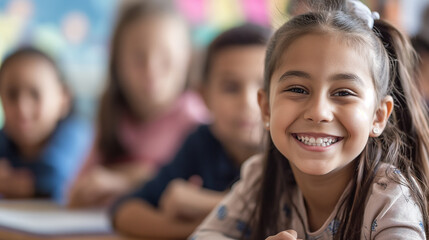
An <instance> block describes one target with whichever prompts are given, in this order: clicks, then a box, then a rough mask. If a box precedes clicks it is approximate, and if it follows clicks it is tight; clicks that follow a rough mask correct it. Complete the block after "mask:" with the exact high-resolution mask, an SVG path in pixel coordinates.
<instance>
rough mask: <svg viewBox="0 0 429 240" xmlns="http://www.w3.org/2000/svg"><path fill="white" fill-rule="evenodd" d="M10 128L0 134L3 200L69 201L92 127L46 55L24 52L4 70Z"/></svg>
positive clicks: (0, 75)
mask: <svg viewBox="0 0 429 240" xmlns="http://www.w3.org/2000/svg"><path fill="white" fill-rule="evenodd" d="M0 97H1V100H2V105H3V110H4V114H5V124H4V127H3V129H2V130H1V131H0V195H1V196H2V197H5V198H32V197H51V198H52V199H54V200H56V201H57V202H59V203H62V202H63V200H64V195H65V193H66V192H67V189H68V186H69V185H70V183H71V181H72V179H73V178H74V176H75V175H76V174H77V171H78V170H79V169H80V167H81V165H82V163H83V160H84V159H85V157H86V154H87V152H88V150H89V148H90V146H91V141H92V129H91V127H90V125H89V124H88V123H87V122H85V121H83V120H82V119H78V118H77V117H75V116H73V113H72V98H71V95H70V92H69V91H68V88H67V86H66V84H65V83H64V81H63V79H62V75H61V73H60V71H59V69H58V67H57V66H56V64H55V62H54V61H53V60H52V58H50V57H49V56H48V55H47V54H45V53H43V52H41V51H39V50H37V49H34V48H22V49H18V50H17V51H15V52H14V53H12V54H11V55H9V56H8V57H7V58H6V59H5V60H4V61H3V63H2V65H1V67H0Z"/></svg>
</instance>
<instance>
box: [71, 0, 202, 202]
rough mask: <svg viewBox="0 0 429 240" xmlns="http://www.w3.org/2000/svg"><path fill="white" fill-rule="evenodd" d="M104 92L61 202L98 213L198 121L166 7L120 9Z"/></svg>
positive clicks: (163, 159)
mask: <svg viewBox="0 0 429 240" xmlns="http://www.w3.org/2000/svg"><path fill="white" fill-rule="evenodd" d="M111 44H112V48H111V59H110V66H109V79H108V83H107V89H106V90H105V91H104V94H103V96H102V99H101V104H100V109H99V114H98V119H97V124H98V126H97V127H98V132H97V138H96V141H95V144H94V146H93V151H92V153H91V156H90V157H89V159H88V162H87V165H86V166H85V167H84V169H83V171H82V173H81V174H80V177H79V178H78V180H77V181H76V183H75V184H74V187H73V188H72V190H71V192H70V194H69V205H70V206H72V207H83V206H91V205H106V204H108V203H109V202H111V201H112V199H114V198H115V197H117V196H119V195H121V194H123V193H125V192H127V191H130V189H132V188H133V187H136V185H137V184H140V183H141V182H144V181H146V180H148V179H149V178H150V177H152V176H153V174H154V173H156V172H157V171H158V169H159V168H160V167H161V166H163V165H165V164H166V163H167V162H168V160H170V159H171V158H172V156H174V154H175V153H176V151H177V150H178V148H179V147H180V145H181V144H182V142H183V141H184V139H185V137H186V136H187V135H188V134H189V132H191V131H192V130H194V129H195V127H196V126H197V125H198V124H200V123H202V122H205V121H206V118H207V117H206V116H207V113H206V111H207V110H206V109H205V106H204V103H203V102H202V100H201V99H200V98H199V96H198V95H197V94H195V93H192V92H190V91H184V90H185V87H186V80H187V73H188V64H189V61H190V42H189V38H188V32H187V27H186V24H185V22H184V20H183V19H181V17H180V16H179V15H178V14H177V12H176V11H175V8H174V5H173V4H172V3H171V2H170V1H167V0H145V1H136V2H134V3H131V4H130V5H128V6H127V7H126V8H125V9H124V11H123V13H122V15H121V17H120V18H119V21H118V24H117V27H116V29H115V31H114V35H113V39H112V43H111Z"/></svg>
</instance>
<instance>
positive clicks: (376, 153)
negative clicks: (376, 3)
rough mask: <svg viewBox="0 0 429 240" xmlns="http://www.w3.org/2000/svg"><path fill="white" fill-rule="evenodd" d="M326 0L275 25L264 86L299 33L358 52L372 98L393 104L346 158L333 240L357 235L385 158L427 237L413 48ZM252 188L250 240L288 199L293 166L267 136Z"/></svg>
mask: <svg viewBox="0 0 429 240" xmlns="http://www.w3.org/2000/svg"><path fill="white" fill-rule="evenodd" d="M322 2H324V1H322ZM330 2H332V3H334V4H337V5H336V6H334V4H333V5H330V6H328V8H329V7H330V9H329V10H330V11H319V12H314V13H307V14H304V15H300V16H297V17H295V18H293V19H291V20H290V21H289V22H287V23H285V24H284V25H283V26H282V27H280V28H279V29H278V30H277V32H276V33H275V35H274V36H273V38H272V39H271V41H270V43H269V45H268V50H267V54H266V60H265V76H264V78H265V86H264V87H265V90H266V93H267V94H269V89H270V88H269V85H270V79H271V76H272V73H273V72H274V70H275V69H276V68H277V65H278V63H279V60H280V57H281V55H282V53H283V52H284V51H285V49H286V48H287V47H288V46H289V45H290V44H291V43H292V42H293V41H294V40H296V39H297V38H299V37H301V36H303V35H305V34H309V33H320V34H336V36H340V37H342V39H344V41H346V42H347V44H349V46H352V47H355V48H357V49H358V50H359V51H360V52H363V53H365V54H366V56H367V57H366V58H367V61H368V64H369V66H370V69H371V74H372V78H373V81H374V85H375V90H376V94H377V100H378V101H380V100H382V99H383V98H384V97H385V96H387V95H390V96H392V97H393V99H394V104H395V107H394V109H393V113H392V115H391V117H390V118H389V121H388V124H387V126H386V128H385V130H384V132H383V134H382V135H381V136H379V137H377V138H369V141H368V143H367V145H366V147H365V148H364V150H363V152H362V153H361V154H360V156H358V157H357V158H356V160H355V161H354V162H353V163H354V164H355V174H354V176H353V177H352V180H351V181H352V188H351V190H350V194H349V195H348V196H347V197H346V198H345V199H344V201H343V202H341V203H340V208H339V209H340V210H339V212H338V214H337V216H336V218H337V219H338V220H339V222H340V223H341V224H340V226H339V228H338V231H337V233H336V235H335V239H351V240H353V239H361V236H360V234H361V229H362V224H363V217H364V216H363V214H364V210H365V208H366V200H367V198H368V197H369V196H368V194H369V192H370V189H371V187H372V184H373V183H374V182H373V181H374V178H375V175H376V173H377V170H378V169H379V166H380V164H381V163H388V164H390V165H392V166H394V167H396V168H397V169H399V170H400V171H401V173H402V174H401V175H402V176H403V178H401V179H399V178H398V177H396V176H395V175H393V174H391V171H390V170H389V169H388V170H389V171H386V174H387V176H388V177H389V178H390V179H391V180H392V181H395V182H397V183H399V184H403V185H405V186H407V187H408V188H410V193H411V195H412V197H413V199H414V200H415V202H416V203H417V205H418V207H419V208H420V210H421V212H422V215H423V225H424V229H425V232H426V236H429V232H428V229H429V226H428V207H427V202H428V199H429V198H428V197H429V196H428V176H429V165H428V163H429V162H428V157H429V156H428V150H429V124H428V119H427V116H428V114H427V109H426V105H425V103H424V100H423V97H422V96H421V94H420V93H419V91H418V89H417V87H416V84H415V83H414V82H415V81H416V78H415V77H416V73H415V71H414V69H415V68H414V64H415V63H416V61H417V58H416V54H415V53H414V50H413V49H412V47H411V45H410V43H409V41H408V39H407V38H406V37H405V36H404V35H403V34H402V33H401V32H399V31H398V30H397V29H396V28H395V27H393V26H392V25H390V24H389V23H387V22H385V21H383V20H376V21H375V25H374V27H373V28H372V29H370V28H369V27H368V25H366V23H365V22H364V21H363V20H362V19H360V18H358V17H356V16H353V14H351V13H347V9H346V8H345V4H342V1H330ZM258 188H259V190H258V192H257V196H256V197H257V199H256V202H257V204H256V208H255V210H254V212H253V215H252V217H251V219H250V223H249V225H250V228H251V229H252V230H253V233H252V235H251V239H254V240H256V239H258V240H259V239H265V238H266V237H268V236H270V235H275V234H277V233H278V232H280V231H282V230H285V229H284V227H285V226H284V225H283V226H279V219H280V214H281V213H282V209H281V207H282V206H280V201H281V199H283V197H286V199H285V200H286V201H287V202H288V203H289V204H290V205H291V206H293V204H292V201H291V196H292V191H293V190H294V189H295V188H296V183H295V181H294V178H293V173H292V170H291V168H290V165H289V163H288V160H287V159H286V158H285V157H284V156H283V155H282V154H281V153H280V152H279V151H278V150H277V149H276V147H275V146H274V144H273V142H272V140H271V138H269V140H268V150H267V152H266V155H265V165H264V170H263V175H262V178H261V180H260V185H259V186H258ZM273 203H274V204H273ZM288 221H290V219H289V220H288ZM286 224H290V222H289V223H286ZM286 226H287V225H286Z"/></svg>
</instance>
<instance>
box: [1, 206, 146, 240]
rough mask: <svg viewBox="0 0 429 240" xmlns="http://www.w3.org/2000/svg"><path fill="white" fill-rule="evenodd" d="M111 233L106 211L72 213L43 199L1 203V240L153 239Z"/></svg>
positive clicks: (75, 211)
mask: <svg viewBox="0 0 429 240" xmlns="http://www.w3.org/2000/svg"><path fill="white" fill-rule="evenodd" d="M57 219H58V220H57ZM82 223H83V224H82ZM79 229H83V230H82V232H81V231H80V230H79ZM112 232H113V231H112V229H111V228H110V224H109V222H108V218H107V214H106V210H102V209H99V210H94V209H93V210H70V209H66V208H64V207H61V206H59V205H57V204H55V203H53V202H50V201H43V200H24V201H4V200H0V239H1V240H45V239H55V240H150V239H137V238H130V237H125V236H120V235H118V234H115V233H112Z"/></svg>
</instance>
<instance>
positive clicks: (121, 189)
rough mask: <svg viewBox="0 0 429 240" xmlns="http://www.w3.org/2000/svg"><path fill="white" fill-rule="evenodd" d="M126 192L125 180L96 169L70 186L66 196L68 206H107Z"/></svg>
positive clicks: (103, 169) (111, 173)
mask: <svg viewBox="0 0 429 240" xmlns="http://www.w3.org/2000/svg"><path fill="white" fill-rule="evenodd" d="M128 190H129V186H128V184H127V182H126V180H125V179H123V178H122V177H121V176H120V175H118V174H115V172H113V171H110V170H109V169H106V168H104V167H101V166H100V167H96V168H95V169H93V170H92V171H90V172H88V174H86V175H84V176H83V177H81V178H79V179H78V180H77V181H76V182H75V184H74V185H73V186H72V188H71V189H70V191H69V194H68V206H69V207H77V208H80V207H95V206H107V205H109V204H110V203H111V202H112V201H113V200H114V199H115V198H116V197H118V196H119V195H121V194H123V193H125V192H126V191H128Z"/></svg>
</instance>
